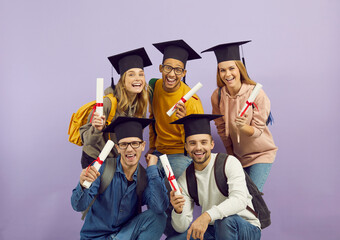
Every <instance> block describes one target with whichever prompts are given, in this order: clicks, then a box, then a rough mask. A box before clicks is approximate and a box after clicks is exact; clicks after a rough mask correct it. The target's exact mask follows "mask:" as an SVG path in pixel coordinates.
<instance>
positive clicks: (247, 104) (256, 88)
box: [238, 83, 262, 117]
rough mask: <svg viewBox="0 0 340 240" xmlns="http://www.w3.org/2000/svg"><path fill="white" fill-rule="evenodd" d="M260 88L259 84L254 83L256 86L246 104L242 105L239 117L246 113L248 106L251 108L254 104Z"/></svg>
mask: <svg viewBox="0 0 340 240" xmlns="http://www.w3.org/2000/svg"><path fill="white" fill-rule="evenodd" d="M261 88H262V85H261V84H260V83H256V86H255V87H254V89H253V91H252V92H251V94H250V96H249V98H248V100H247V102H246V103H245V104H244V106H243V108H242V110H241V112H240V113H239V115H238V116H239V117H242V116H243V115H244V114H245V113H246V111H247V110H248V108H249V106H251V105H252V104H253V103H254V100H255V98H256V97H257V95H258V94H259V92H260V90H261Z"/></svg>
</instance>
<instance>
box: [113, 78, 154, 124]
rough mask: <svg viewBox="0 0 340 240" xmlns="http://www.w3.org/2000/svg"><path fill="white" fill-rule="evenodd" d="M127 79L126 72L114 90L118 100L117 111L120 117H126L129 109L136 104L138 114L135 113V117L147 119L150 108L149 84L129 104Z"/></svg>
mask: <svg viewBox="0 0 340 240" xmlns="http://www.w3.org/2000/svg"><path fill="white" fill-rule="evenodd" d="M125 78H126V72H125V73H124V74H123V75H121V77H120V79H119V81H118V83H117V85H116V87H115V90H114V95H115V97H116V98H117V111H118V113H119V115H122V116H126V115H127V112H128V109H129V107H131V106H133V105H135V104H136V112H135V113H134V117H139V118H141V117H145V116H146V111H147V107H148V87H147V84H145V86H144V88H143V90H142V91H141V92H140V93H138V94H137V96H136V98H135V99H134V100H133V102H129V97H128V94H127V90H126V88H125Z"/></svg>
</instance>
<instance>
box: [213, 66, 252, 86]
mask: <svg viewBox="0 0 340 240" xmlns="http://www.w3.org/2000/svg"><path fill="white" fill-rule="evenodd" d="M234 62H235V64H236V67H237V68H238V69H239V71H240V75H241V83H248V84H251V85H256V82H254V81H253V80H251V79H250V78H249V76H248V73H247V70H246V67H245V66H244V65H243V63H242V62H241V61H240V60H235V61H234ZM216 79H217V86H218V87H220V88H221V87H224V86H225V83H224V82H223V81H222V79H221V77H220V73H219V70H218V65H217V77H216Z"/></svg>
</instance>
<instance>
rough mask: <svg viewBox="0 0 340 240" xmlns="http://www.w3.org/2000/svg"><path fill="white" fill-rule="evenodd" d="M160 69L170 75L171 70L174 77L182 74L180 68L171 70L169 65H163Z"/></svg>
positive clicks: (182, 70)
mask: <svg viewBox="0 0 340 240" xmlns="http://www.w3.org/2000/svg"><path fill="white" fill-rule="evenodd" d="M162 69H163V71H164V72H165V73H170V72H171V71H172V69H173V70H174V72H175V74H176V75H181V74H182V73H183V72H184V69H183V68H180V67H176V68H173V67H171V66H169V65H163V66H162Z"/></svg>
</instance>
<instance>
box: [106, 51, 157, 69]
mask: <svg viewBox="0 0 340 240" xmlns="http://www.w3.org/2000/svg"><path fill="white" fill-rule="evenodd" d="M108 59H109V61H110V62H111V64H112V66H113V67H114V68H115V69H116V71H117V73H118V74H120V75H123V74H124V73H125V72H126V71H127V70H129V69H131V68H141V69H144V67H147V66H150V65H152V63H151V60H150V58H149V56H148V54H147V53H146V51H145V49H144V48H138V49H135V50H132V51H128V52H124V53H120V54H117V55H114V56H111V57H108Z"/></svg>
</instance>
